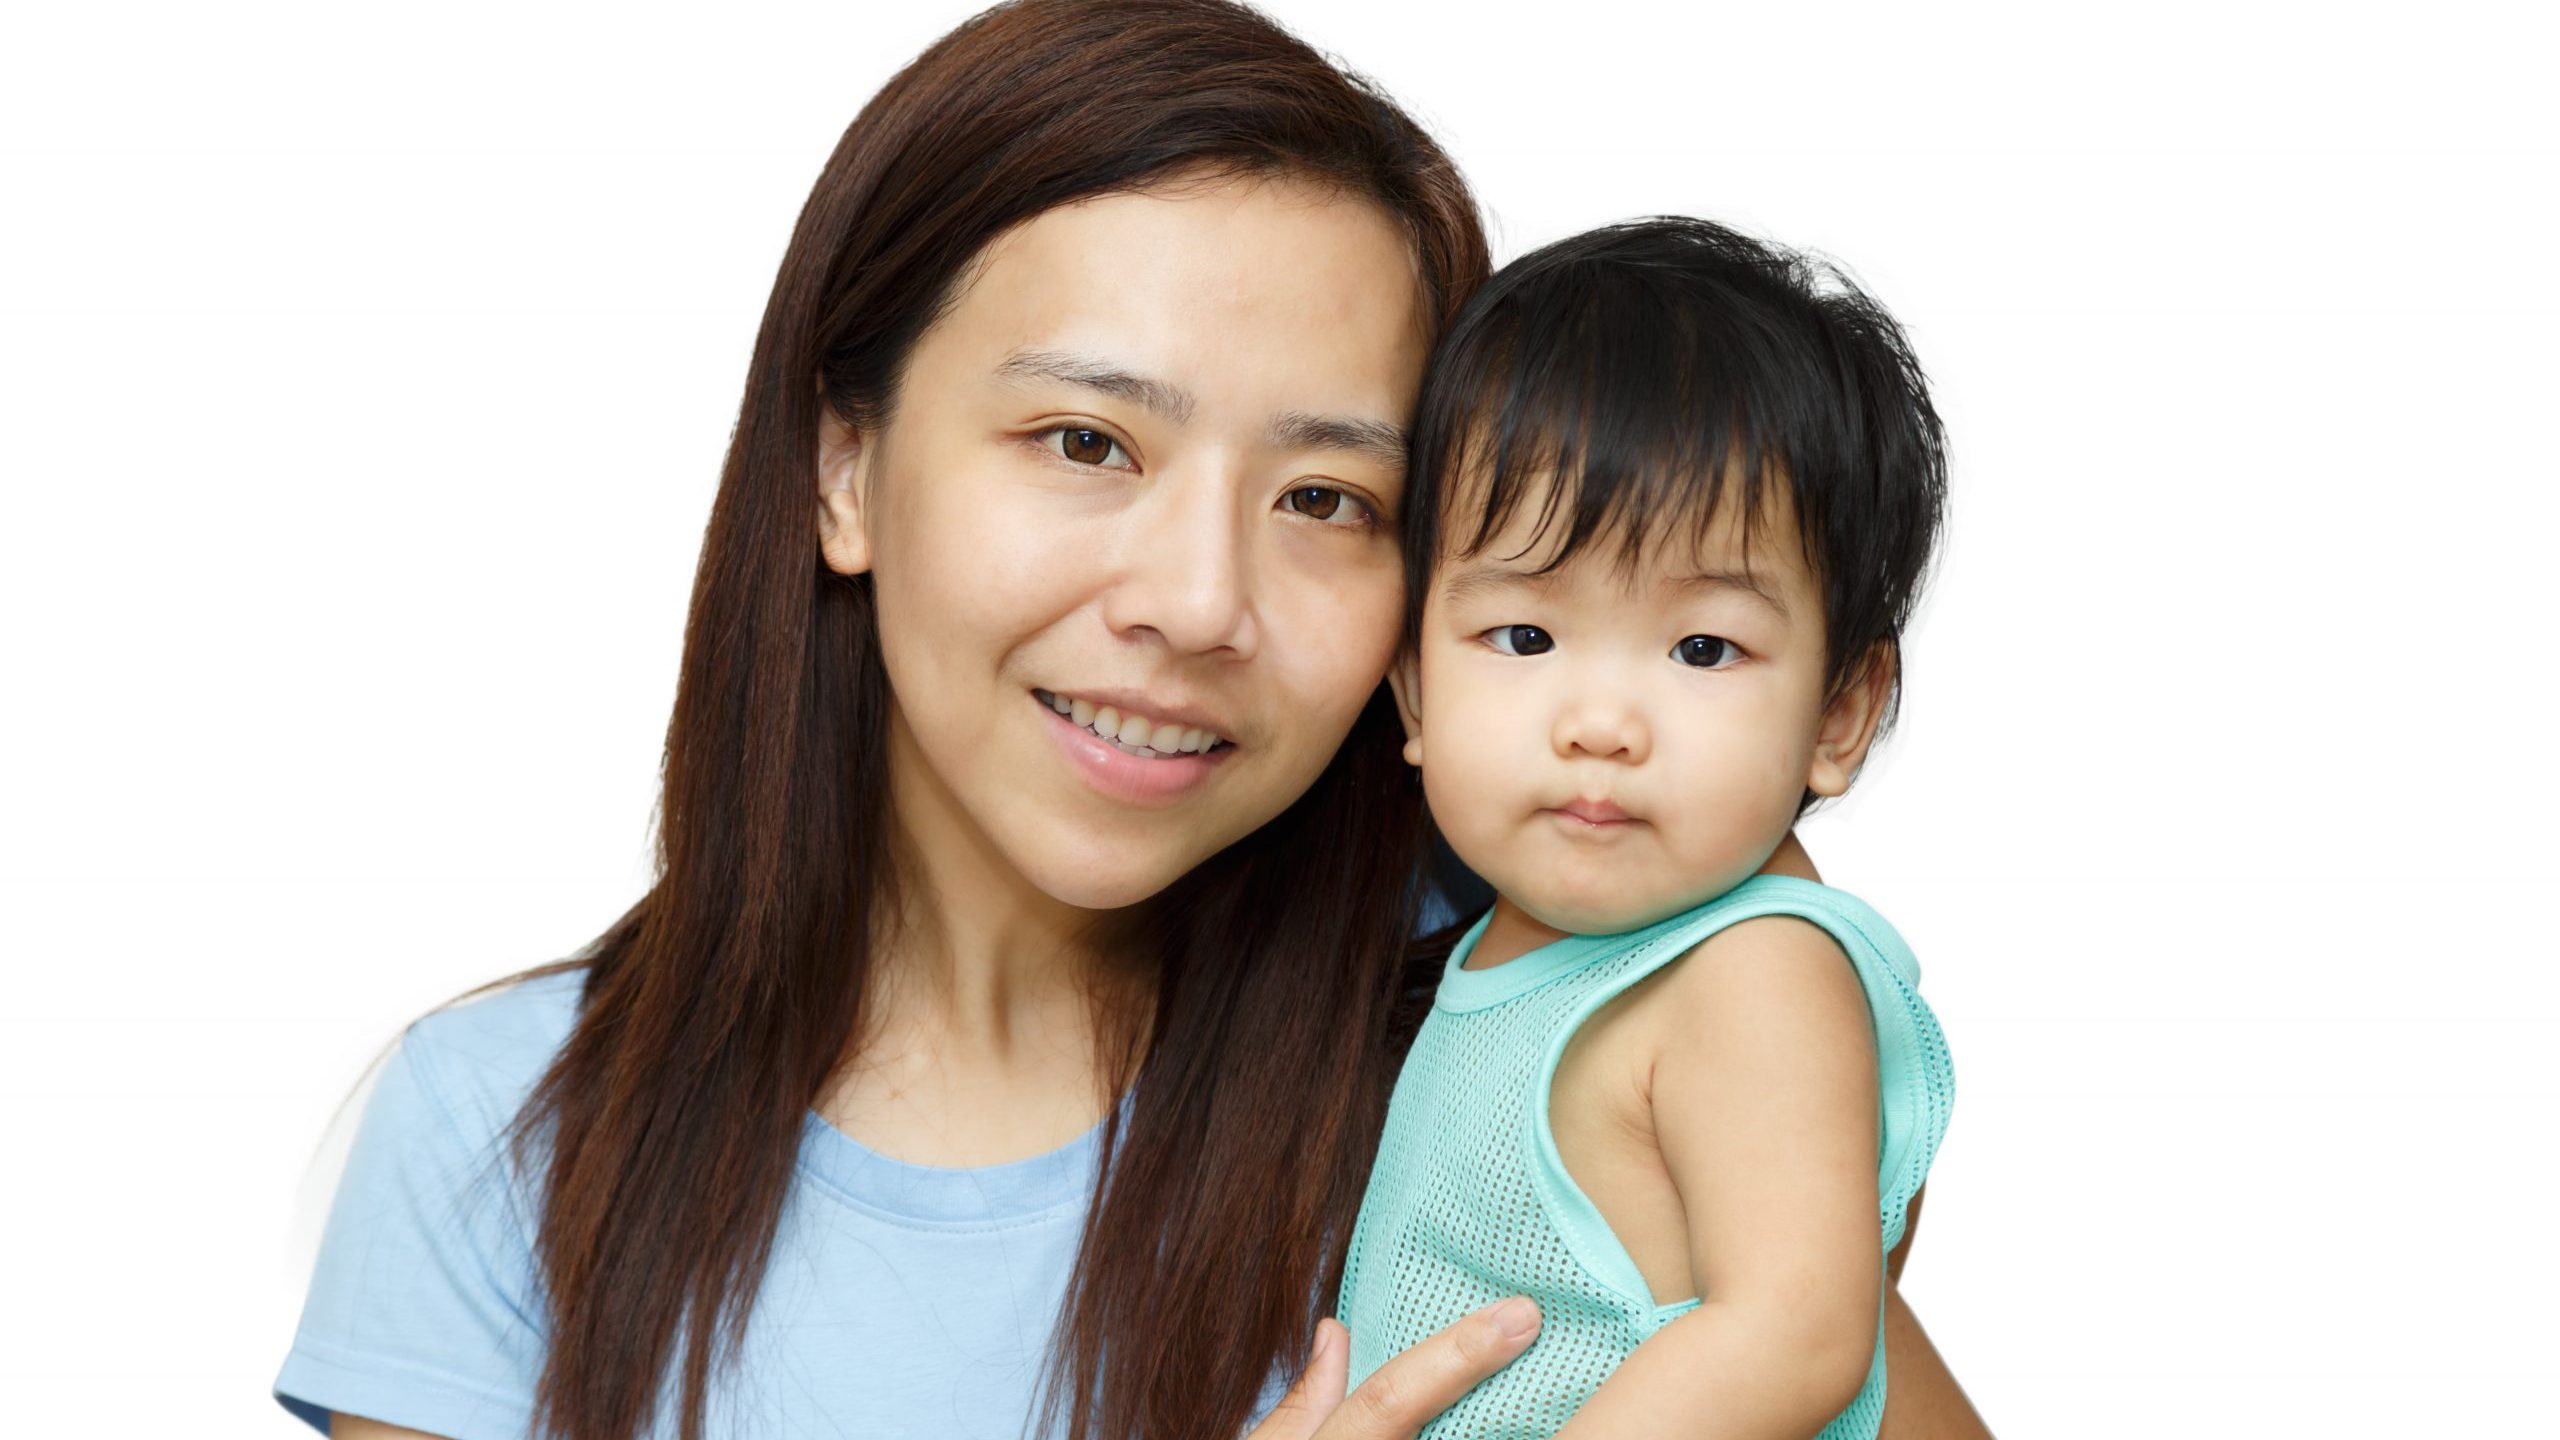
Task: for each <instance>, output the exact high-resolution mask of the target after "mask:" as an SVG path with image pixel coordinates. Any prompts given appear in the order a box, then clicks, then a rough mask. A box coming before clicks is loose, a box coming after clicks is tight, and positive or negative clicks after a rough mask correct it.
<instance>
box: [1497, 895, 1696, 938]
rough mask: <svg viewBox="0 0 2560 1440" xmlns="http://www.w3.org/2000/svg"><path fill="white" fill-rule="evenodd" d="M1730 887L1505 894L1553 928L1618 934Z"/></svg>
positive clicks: (1575, 931) (1574, 933)
mask: <svg viewBox="0 0 2560 1440" xmlns="http://www.w3.org/2000/svg"><path fill="white" fill-rule="evenodd" d="M1731 888H1732V887H1731V886H1729V885H1714V886H1702V887H1692V888H1689V889H1683V890H1679V891H1675V892H1671V893H1631V894H1622V895H1608V896H1600V895H1570V894H1557V893H1553V892H1552V891H1545V892H1543V893H1542V887H1539V886H1535V885H1529V886H1523V887H1521V889H1522V890H1523V891H1526V892H1529V893H1517V892H1514V891H1510V890H1505V891H1504V892H1503V895H1504V898H1506V899H1508V900H1509V901H1510V902H1511V903H1512V904H1513V905H1515V906H1517V907H1519V909H1520V910H1521V911H1522V913H1524V914H1526V915H1527V916H1528V917H1529V918H1530V919H1532V920H1535V921H1537V922H1538V923H1539V924H1541V925H1544V926H1546V927H1547V928H1548V929H1550V930H1561V931H1563V932H1564V933H1566V934H1568V935H1617V934H1621V933H1623V932H1625V931H1629V930H1641V929H1643V928H1644V927H1646V926H1647V925H1650V924H1652V923H1654V922H1655V921H1657V920H1668V919H1670V918H1671V917H1672V916H1674V915H1677V914H1679V913H1680V912H1681V911H1683V910H1688V909H1693V908H1695V907H1697V906H1699V905H1703V904H1705V903H1706V902H1707V901H1709V900H1712V899H1714V898H1715V897H1716V896H1718V895H1721V894H1723V893H1724V892H1725V891H1726V890H1729V889H1731Z"/></svg>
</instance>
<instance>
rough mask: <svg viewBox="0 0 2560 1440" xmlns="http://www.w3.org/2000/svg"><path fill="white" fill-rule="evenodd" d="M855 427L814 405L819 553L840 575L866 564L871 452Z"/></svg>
mask: <svg viewBox="0 0 2560 1440" xmlns="http://www.w3.org/2000/svg"><path fill="white" fill-rule="evenodd" d="M873 448H874V447H872V446H870V445H866V444H864V443H863V438H862V435H861V434H860V432H858V431H856V430H855V429H854V428H853V427H852V426H850V425H847V424H846V423H844V421H842V420H840V419H838V418H837V417H836V412H835V407H834V406H831V405H828V404H826V403H825V402H823V401H821V402H820V403H819V406H818V554H819V555H820V556H821V557H822V558H823V559H825V561H826V562H827V568H828V569H830V570H833V571H834V572H836V573H837V574H839V575H860V574H862V573H863V572H864V571H867V570H869V569H870V568H871V531H870V526H869V520H870V516H869V513H868V511H869V505H868V503H867V502H868V500H869V496H870V491H871V473H870V472H871V453H872V450H873Z"/></svg>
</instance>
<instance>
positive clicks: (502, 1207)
mask: <svg viewBox="0 0 2560 1440" xmlns="http://www.w3.org/2000/svg"><path fill="white" fill-rule="evenodd" d="M434 1020H435V1017H430V1019H429V1020H428V1021H426V1022H421V1023H420V1024H418V1025H413V1026H411V1027H410V1028H409V1030H408V1032H407V1034H405V1035H404V1036H403V1037H402V1040H401V1043H400V1045H399V1047H398V1048H397V1049H396V1050H395V1051H394V1052H393V1053H392V1055H391V1056H390V1057H389V1058H388V1059H387V1060H386V1061H384V1063H383V1068H382V1073H381V1076H380V1079H379V1080H378V1082H377V1084H376V1086H375V1089H374V1092H373V1095H372V1097H371V1099H370V1100H368V1101H367V1102H366V1105H365V1109H364V1118H363V1120H362V1121H361V1122H360V1123H359V1124H358V1126H357V1129H356V1135H355V1139H354V1142H353V1145H352V1146H351V1148H350V1150H349V1152H348V1156H347V1168H346V1172H345V1175H344V1177H343V1178H342V1179H341V1180H340V1181H339V1183H338V1190H337V1195H336V1198H335V1199H334V1200H333V1201H332V1202H331V1204H330V1208H329V1218H328V1222H327V1225H326V1227H325V1228H324V1229H323V1231H322V1235H321V1242H320V1256H319V1262H318V1265H317V1266H316V1268H315V1269H314V1270H313V1272H312V1277H311V1288H310V1291H309V1293H308V1295H307V1296H306V1298H305V1299H304V1302H303V1310H302V1323H301V1326H300V1328H299V1329H298V1330H297V1331H296V1333H295V1335H294V1340H293V1349H292V1351H291V1352H290V1353H289V1354H288V1355H287V1356H286V1358H285V1363H284V1369H283V1370H282V1371H281V1372H280V1373H279V1374H278V1375H277V1376H276V1382H275V1396H276V1399H277V1400H278V1402H280V1403H281V1404H282V1405H283V1406H284V1407H285V1409H287V1410H289V1411H291V1412H293V1414H295V1415H296V1416H298V1417H300V1418H301V1419H303V1420H305V1421H307V1422H309V1423H310V1424H311V1425H312V1426H313V1427H315V1428H317V1429H319V1430H321V1431H322V1432H324V1433H325V1432H326V1431H327V1429H328V1425H329V1412H330V1411H333V1410H334V1411H339V1412H342V1413H345V1414H350V1415H362V1416H366V1417H368V1418H371V1419H376V1420H382V1421H385V1422H388V1423H390V1424H394V1425H402V1426H407V1427H409V1428H411V1429H414V1430H422V1431H425V1432H426V1433H428V1434H430V1435H440V1436H446V1437H449V1440H520V1437H523V1436H525V1435H526V1434H528V1432H529V1430H530V1427H531V1420H532V1412H533V1391H534V1382H535V1379H536V1377H537V1376H538V1375H539V1373H540V1371H541V1366H542V1353H543V1319H542V1310H541V1307H540V1305H539V1304H538V1303H537V1301H536V1298H535V1297H536V1294H537V1291H536V1287H535V1282H534V1278H533V1277H534V1265H533V1248H532V1244H531V1231H530V1228H529V1227H528V1225H527V1223H526V1221H527V1216H528V1213H529V1207H528V1202H527V1197H526V1196H525V1194H524V1193H523V1190H522V1188H521V1186H520V1185H519V1184H518V1183H517V1182H516V1180H515V1178H514V1177H513V1176H512V1173H511V1166H510V1165H509V1163H508V1161H507V1157H506V1154H505V1138H504V1135H503V1130H504V1125H505V1120H506V1118H507V1117H508V1116H509V1115H511V1114H512V1106H511V1103H509V1101H508V1099H507V1098H506V1097H499V1096H492V1095H487V1094H482V1093H479V1090H480V1089H485V1088H486V1087H474V1086H472V1085H469V1084H468V1083H465V1084H464V1085H463V1086H462V1087H461V1089H459V1090H457V1089H455V1088H452V1087H453V1086H454V1084H455V1079H454V1077H452V1076H450V1075H449V1074H448V1073H447V1070H446V1065H445V1063H443V1062H444V1061H445V1060H446V1059H447V1058H448V1057H444V1056H441V1055H440V1053H439V1052H440V1047H439V1045H438V1044H437V1040H436V1031H435V1028H434ZM462 1068H463V1069H465V1071H466V1072H467V1071H468V1067H467V1066H464V1067H462ZM464 1078H465V1079H466V1080H467V1079H468V1076H467V1074H466V1076H465V1077H464Z"/></svg>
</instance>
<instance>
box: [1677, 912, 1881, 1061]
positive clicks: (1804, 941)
mask: <svg viewBox="0 0 2560 1440" xmlns="http://www.w3.org/2000/svg"><path fill="white" fill-rule="evenodd" d="M1628 998H1629V1000H1631V1001H1632V1002H1633V1006H1632V1011H1633V1013H1635V1014H1639V1015H1642V1016H1644V1017H1646V1018H1647V1019H1649V1020H1651V1021H1653V1022H1655V1023H1656V1024H1657V1025H1658V1026H1660V1027H1661V1034H1660V1036H1659V1038H1661V1039H1663V1040H1664V1041H1666V1042H1669V1043H1695V1040H1696V1038H1697V1029H1696V1027H1697V1026H1698V1025H1700V1024H1702V1023H1715V1022H1718V1021H1723V1020H1731V1019H1738V1018H1743V1017H1748V1016H1750V1015H1752V1014H1755V1013H1757V1012H1759V1011H1762V1010H1764V1009H1767V1008H1769V1007H1773V1006H1774V1007H1781V1008H1794V1007H1800V1006H1810V1007H1814V1008H1816V1009H1817V1010H1819V1009H1821V1008H1827V1007H1830V1006H1836V1005H1838V1004H1840V1003H1842V1002H1847V1003H1848V1004H1849V1005H1851V1006H1853V1007H1854V1013H1855V1014H1856V1016H1857V1017H1859V1018H1860V1019H1863V1017H1864V1015H1865V1010H1866V999H1865V994H1864V992H1863V990H1862V989H1861V988H1860V986H1859V983H1858V977H1857V973H1856V970H1855V969H1854V968H1853V966H1852V964H1851V962H1850V959H1849V953H1848V951H1847V949H1846V948H1845V947H1843V946H1842V945H1841V943H1840V941H1839V940H1838V939H1837V938H1836V937H1835V936H1834V935H1833V934H1832V933H1831V932H1830V931H1829V930H1828V929H1826V928H1824V927H1823V926H1822V925H1821V924H1820V923H1819V922H1817V921H1815V920H1813V919H1811V918H1809V917H1807V916H1804V915H1798V914H1790V913H1772V914H1765V915H1753V916H1751V917H1749V918H1747V919H1742V920H1736V921H1734V922H1732V923H1731V924H1729V925H1725V926H1723V927H1721V928H1719V929H1717V930H1716V931H1714V932H1713V933H1711V934H1709V935H1707V936H1705V937H1704V938H1702V939H1700V940H1698V941H1696V942H1694V943H1692V944H1690V945H1688V946H1687V947H1686V948H1684V949H1683V950H1682V951H1681V952H1680V953H1679V954H1678V955H1676V956H1675V957H1673V958H1672V959H1670V960H1668V961H1666V962H1664V963H1663V964H1662V966H1661V967H1660V969H1659V970H1657V971H1656V972H1655V973H1654V974H1653V975H1650V976H1648V977H1647V983H1645V984H1642V985H1639V986H1637V987H1635V989H1634V990H1633V991H1632V992H1631V993H1630V994H1629V996H1628Z"/></svg>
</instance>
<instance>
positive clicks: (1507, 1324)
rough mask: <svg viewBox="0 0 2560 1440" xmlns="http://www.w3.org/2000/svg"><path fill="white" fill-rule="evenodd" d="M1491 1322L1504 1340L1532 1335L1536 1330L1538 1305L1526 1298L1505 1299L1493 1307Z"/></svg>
mask: <svg viewBox="0 0 2560 1440" xmlns="http://www.w3.org/2000/svg"><path fill="white" fill-rule="evenodd" d="M1493 1324H1494V1328H1495V1329H1497V1330H1500V1331H1501V1332H1502V1336H1503V1338H1504V1339H1506V1340H1519V1339H1523V1338H1525V1337H1527V1336H1530V1335H1534V1334H1536V1333H1537V1330H1538V1307H1537V1306H1535V1305H1532V1304H1530V1303H1529V1302H1528V1301H1526V1300H1521V1299H1516V1298H1515V1299H1510V1300H1505V1301H1503V1302H1502V1303H1501V1304H1499V1305H1496V1306H1495V1307H1493Z"/></svg>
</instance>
